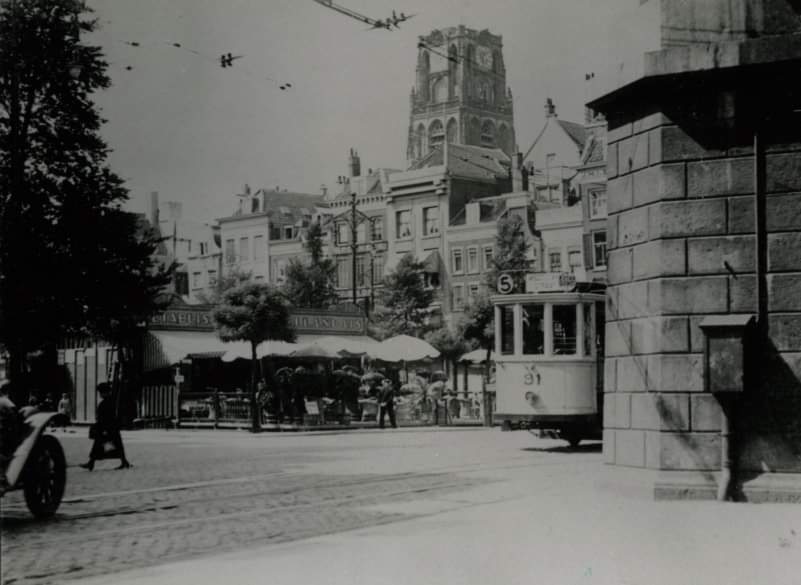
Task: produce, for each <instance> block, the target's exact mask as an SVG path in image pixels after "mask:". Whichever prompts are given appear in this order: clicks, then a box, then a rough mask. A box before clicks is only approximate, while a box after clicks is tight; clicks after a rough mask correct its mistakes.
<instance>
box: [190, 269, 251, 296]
mask: <svg viewBox="0 0 801 585" xmlns="http://www.w3.org/2000/svg"><path fill="white" fill-rule="evenodd" d="M252 279H253V272H252V271H251V270H245V269H243V268H240V267H239V266H233V267H229V268H228V269H227V270H226V272H225V274H224V275H222V276H220V277H219V278H217V282H216V283H215V284H214V286H213V287H212V289H211V290H210V291H208V292H207V291H201V292H199V293H198V294H197V298H198V300H199V301H200V302H201V303H204V304H206V305H217V304H219V303H220V301H221V300H222V297H223V295H224V294H225V292H226V291H228V290H230V289H232V288H236V287H238V286H240V285H242V284H245V283H246V282H250V281H251V280H252Z"/></svg>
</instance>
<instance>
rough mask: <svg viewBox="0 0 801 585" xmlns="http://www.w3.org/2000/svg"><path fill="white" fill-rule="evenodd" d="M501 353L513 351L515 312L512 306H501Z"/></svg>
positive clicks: (506, 353)
mask: <svg viewBox="0 0 801 585" xmlns="http://www.w3.org/2000/svg"><path fill="white" fill-rule="evenodd" d="M500 309H501V353H502V354H503V355H511V354H513V353H514V352H515V313H514V307H512V306H501V307H500Z"/></svg>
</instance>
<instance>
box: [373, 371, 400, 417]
mask: <svg viewBox="0 0 801 585" xmlns="http://www.w3.org/2000/svg"><path fill="white" fill-rule="evenodd" d="M378 407H379V409H380V410H381V414H379V415H378V428H380V429H383V428H384V415H385V414H389V424H391V425H392V428H393V429H397V428H398V425H397V424H395V388H394V386H393V385H392V382H391V381H390V380H388V379H384V381H383V382H382V383H381V388H380V389H379V391H378Z"/></svg>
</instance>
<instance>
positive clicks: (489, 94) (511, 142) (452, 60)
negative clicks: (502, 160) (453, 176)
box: [406, 25, 516, 164]
mask: <svg viewBox="0 0 801 585" xmlns="http://www.w3.org/2000/svg"><path fill="white" fill-rule="evenodd" d="M417 47H418V52H417V75H416V77H415V86H414V88H413V89H412V93H411V97H410V102H411V104H410V105H411V115H410V119H409V142H408V146H407V149H406V158H407V159H408V162H409V163H410V164H411V163H413V162H414V161H416V160H418V159H420V158H422V157H423V156H425V155H426V154H428V153H429V152H430V151H431V150H432V149H433V148H435V147H436V146H437V145H439V144H442V143H443V142H444V141H445V139H446V137H447V140H448V142H450V143H455V144H471V145H474V146H484V147H488V148H500V149H501V150H503V151H504V152H506V153H507V154H509V155H510V156H511V155H512V154H513V153H514V151H515V148H516V143H515V129H514V116H513V111H512V92H511V90H510V89H509V88H508V87H507V86H506V67H505V65H504V62H503V43H502V38H501V36H499V35H494V34H492V33H490V32H489V31H488V30H482V31H480V32H479V31H476V30H473V29H470V28H467V27H465V26H463V25H460V26H458V27H450V28H444V29H439V30H435V31H433V32H432V33H431V34H429V35H428V36H425V37H420V40H419V43H418V45H417Z"/></svg>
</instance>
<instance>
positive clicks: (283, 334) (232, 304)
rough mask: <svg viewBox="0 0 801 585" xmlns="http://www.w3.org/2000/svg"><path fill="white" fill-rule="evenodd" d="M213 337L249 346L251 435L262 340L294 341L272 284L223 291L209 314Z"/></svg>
mask: <svg viewBox="0 0 801 585" xmlns="http://www.w3.org/2000/svg"><path fill="white" fill-rule="evenodd" d="M212 314H213V317H214V322H215V325H216V327H217V335H218V336H219V337H220V339H222V340H223V341H245V342H248V343H250V349H251V354H250V355H251V370H250V405H251V406H250V408H251V417H252V418H251V420H252V430H253V432H254V433H255V432H258V431H259V430H260V428H261V424H260V421H259V407H258V400H257V395H256V379H257V376H258V357H257V355H256V348H257V347H258V345H259V344H260V343H261V342H262V341H269V340H277V341H294V340H295V333H294V331H293V329H292V325H291V323H290V319H289V305H288V303H287V301H286V298H285V297H284V295H283V294H282V293H281V291H279V290H278V289H277V288H275V287H274V286H272V285H269V284H261V283H256V282H247V283H244V284H241V285H240V286H237V287H235V288H232V289H229V290H227V291H226V292H225V293H224V294H223V297H222V300H221V302H220V304H219V305H218V306H217V308H215V309H214V311H213V313H212Z"/></svg>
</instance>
